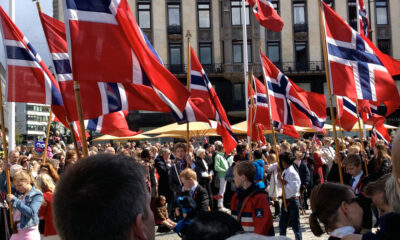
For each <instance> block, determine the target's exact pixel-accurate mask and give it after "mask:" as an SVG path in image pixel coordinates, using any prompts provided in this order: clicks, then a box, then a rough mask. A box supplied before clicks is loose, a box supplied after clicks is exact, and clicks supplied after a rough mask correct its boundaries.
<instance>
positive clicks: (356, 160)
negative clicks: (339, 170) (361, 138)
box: [343, 154, 362, 167]
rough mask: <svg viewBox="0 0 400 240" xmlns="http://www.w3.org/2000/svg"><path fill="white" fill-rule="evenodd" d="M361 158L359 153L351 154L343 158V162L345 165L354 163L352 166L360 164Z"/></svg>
mask: <svg viewBox="0 0 400 240" xmlns="http://www.w3.org/2000/svg"><path fill="white" fill-rule="evenodd" d="M361 163H362V162H361V158H360V156H359V155H358V154H349V155H347V157H346V158H345V159H344V160H343V164H345V165H352V166H356V167H357V166H360V165H361Z"/></svg>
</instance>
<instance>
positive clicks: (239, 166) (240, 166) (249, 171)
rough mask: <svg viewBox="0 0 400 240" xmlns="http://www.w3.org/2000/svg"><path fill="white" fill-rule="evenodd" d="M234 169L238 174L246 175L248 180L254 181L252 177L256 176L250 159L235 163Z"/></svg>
mask: <svg viewBox="0 0 400 240" xmlns="http://www.w3.org/2000/svg"><path fill="white" fill-rule="evenodd" d="M234 170H235V171H236V173H237V174H238V175H239V176H242V175H244V176H246V178H247V180H248V181H250V182H253V181H254V177H255V176H256V167H255V166H254V164H253V163H252V162H251V161H240V162H238V163H236V164H235V168H234Z"/></svg>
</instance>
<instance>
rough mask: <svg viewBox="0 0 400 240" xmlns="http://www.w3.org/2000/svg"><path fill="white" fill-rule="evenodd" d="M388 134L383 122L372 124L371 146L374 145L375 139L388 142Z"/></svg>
mask: <svg viewBox="0 0 400 240" xmlns="http://www.w3.org/2000/svg"><path fill="white" fill-rule="evenodd" d="M390 140H391V139H390V135H389V133H388V131H387V129H386V127H385V125H383V123H381V124H379V125H376V126H374V128H373V129H372V135H371V146H372V147H374V146H375V143H376V142H377V141H383V142H385V144H389V143H390Z"/></svg>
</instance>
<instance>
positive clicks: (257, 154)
mask: <svg viewBox="0 0 400 240" xmlns="http://www.w3.org/2000/svg"><path fill="white" fill-rule="evenodd" d="M253 154H254V160H258V159H262V156H263V155H262V152H261V150H259V149H256V150H254V153H253Z"/></svg>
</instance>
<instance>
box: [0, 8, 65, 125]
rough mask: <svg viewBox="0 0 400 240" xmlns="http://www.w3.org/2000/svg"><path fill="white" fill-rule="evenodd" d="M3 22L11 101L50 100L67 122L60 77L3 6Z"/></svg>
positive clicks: (48, 101)
mask: <svg viewBox="0 0 400 240" xmlns="http://www.w3.org/2000/svg"><path fill="white" fill-rule="evenodd" d="M0 22H1V24H0V25H1V31H2V36H3V43H4V45H5V55H6V65H7V81H6V83H7V87H6V88H7V90H6V93H7V101H9V102H25V103H40V104H49V105H51V110H52V111H53V113H54V114H55V115H56V116H57V118H59V119H60V121H62V122H63V123H65V110H64V104H63V100H62V97H61V93H60V88H59V86H58V83H57V81H56V79H55V78H54V77H53V75H52V74H51V72H50V71H49V69H48V68H47V66H46V64H45V63H44V62H43V60H42V58H41V57H40V56H39V54H38V53H37V52H36V51H35V49H34V48H33V46H32V45H31V44H30V43H29V41H28V39H27V38H26V37H25V36H24V35H23V34H22V32H21V31H20V30H19V29H18V27H17V26H16V25H15V24H14V23H13V22H12V20H11V19H10V18H9V17H8V15H7V13H6V12H5V11H4V10H3V8H2V7H0Z"/></svg>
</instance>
